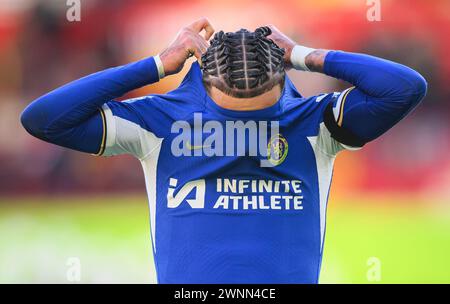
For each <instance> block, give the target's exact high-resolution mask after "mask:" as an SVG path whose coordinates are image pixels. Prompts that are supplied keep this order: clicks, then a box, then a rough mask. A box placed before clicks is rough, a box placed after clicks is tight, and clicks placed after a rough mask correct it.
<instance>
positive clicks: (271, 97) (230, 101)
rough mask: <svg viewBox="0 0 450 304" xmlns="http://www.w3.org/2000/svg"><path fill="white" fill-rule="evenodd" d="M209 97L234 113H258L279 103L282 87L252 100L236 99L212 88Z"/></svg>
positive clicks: (277, 87) (276, 87)
mask: <svg viewBox="0 0 450 304" xmlns="http://www.w3.org/2000/svg"><path fill="white" fill-rule="evenodd" d="M209 96H210V97H211V99H212V100H213V101H214V102H215V103H216V104H217V105H219V106H220V107H222V108H224V109H228V110H234V111H256V110H261V109H265V108H268V107H270V106H273V105H274V104H275V103H277V101H278V99H280V96H281V88H280V86H278V85H277V86H275V87H274V88H272V89H271V90H270V91H268V92H266V93H264V94H261V95H258V96H256V97H252V98H236V97H232V96H229V95H226V94H224V93H223V92H222V91H220V90H218V89H216V88H215V87H211V89H210V90H209Z"/></svg>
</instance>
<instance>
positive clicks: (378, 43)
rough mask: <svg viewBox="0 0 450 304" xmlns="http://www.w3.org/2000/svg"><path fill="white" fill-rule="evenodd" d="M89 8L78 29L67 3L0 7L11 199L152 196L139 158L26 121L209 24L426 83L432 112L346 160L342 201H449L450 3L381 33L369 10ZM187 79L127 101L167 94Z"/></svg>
mask: <svg viewBox="0 0 450 304" xmlns="http://www.w3.org/2000/svg"><path fill="white" fill-rule="evenodd" d="M280 3H282V4H281V5H280ZM81 4H82V10H81V21H80V22H69V21H68V20H67V19H66V11H67V8H68V7H67V5H66V1H32V0H2V1H1V2H0V66H1V68H0V168H1V170H0V180H1V183H0V196H4V197H6V196H12V195H23V194H30V195H31V194H33V195H35V194H46V195H48V194H50V195H53V194H61V193H64V194H66V193H104V192H109V191H120V192H122V191H130V192H136V191H139V192H143V191H144V181H143V176H142V173H141V168H140V165H139V163H138V162H137V161H135V160H134V159H132V158H131V157H128V156H124V157H122V156H121V157H115V158H113V159H104V158H96V157H94V156H90V155H83V154H81V153H76V152H72V151H67V150H65V149H62V148H59V147H56V146H53V145H49V144H46V143H44V142H41V141H39V140H37V139H35V138H33V137H31V136H29V135H28V134H26V132H25V131H24V130H23V129H22V128H21V126H20V122H19V116H20V113H21V111H22V110H23V108H24V107H25V106H26V105H27V104H28V103H29V102H31V101H32V100H33V99H35V98H36V97H38V96H40V95H42V94H44V93H46V92H48V91H50V90H52V89H54V88H56V87H58V86H60V85H62V84H64V83H66V82H68V81H71V80H74V79H76V78H79V77H82V76H83V75H86V74H89V73H92V72H95V71H98V70H101V69H105V68H107V67H111V66H116V65H121V64H125V63H127V62H130V61H133V60H136V59H139V58H142V57H144V56H150V55H154V54H156V53H157V52H159V51H161V50H162V48H163V47H164V46H165V45H166V44H168V43H169V42H170V41H171V39H172V38H173V37H174V35H175V34H176V32H177V30H178V29H179V28H180V27H181V26H183V25H184V24H186V23H188V22H190V21H192V20H194V19H195V18H197V17H199V16H201V15H205V16H207V17H208V18H210V20H211V22H212V23H213V24H214V25H215V26H216V29H218V30H219V29H223V30H225V31H227V30H230V31H231V30H237V29H239V28H241V27H246V28H249V29H254V28H255V27H257V26H260V25H264V24H268V23H273V24H275V25H276V26H277V27H279V28H280V29H282V30H284V31H285V32H286V33H287V34H288V35H291V36H292V37H294V38H295V39H296V41H298V42H299V43H301V44H303V45H307V46H311V47H316V48H329V49H342V50H346V51H354V52H366V53H369V54H373V55H377V56H382V57H385V58H387V59H391V60H395V61H398V62H400V63H403V64H406V65H409V66H411V67H413V68H415V69H417V70H418V71H420V72H421V73H422V74H423V75H424V76H425V78H426V79H427V80H428V83H429V92H428V95H427V97H426V98H425V100H424V103H423V104H422V105H420V107H419V108H418V109H417V110H416V111H415V112H414V113H413V114H412V115H410V116H409V117H407V118H406V119H405V120H404V121H403V122H402V123H401V124H400V125H398V126H397V127H396V128H394V129H393V130H391V131H390V132H388V134H387V135H386V136H384V137H383V138H380V139H378V140H376V141H375V142H374V143H371V144H368V145H367V147H365V148H364V150H363V151H361V152H356V153H355V152H354V153H350V152H344V153H343V155H341V156H340V157H338V161H337V167H336V170H335V184H334V186H333V192H337V193H338V195H339V194H344V195H352V194H353V193H367V192H370V193H385V192H386V191H389V192H399V193H403V192H407V193H412V194H413V195H439V196H441V197H442V196H444V197H447V198H448V197H450V157H449V155H450V119H449V117H450V86H449V85H448V84H449V83H450V56H448V50H449V49H450V40H449V39H448V36H449V33H450V17H449V15H448V12H449V11H450V2H449V1H445V0H442V1H440V0H434V1H425V0H423V1H422V0H416V1H413V0H410V1H409V0H396V1H393V0H383V1H382V14H381V17H382V20H381V21H380V22H369V21H368V20H367V18H366V11H367V6H366V1H362V0H351V1H350V0H349V1H325V0H322V1H317V0H316V1H312V0H308V1H295V0H286V1H283V2H279V1H271V2H269V1H267V2H265V1H257V0H240V1H235V0H231V1H208V0H195V1H182V0H168V1H145V0H128V1H118V0H114V1H113V0H109V1H98V0H84V1H83V0H81ZM236 7H239V10H236ZM230 16H233V17H232V18H230ZM241 21H242V22H241ZM185 72H186V67H185V70H184V71H183V72H182V73H181V75H176V76H172V77H168V78H166V79H164V80H163V81H161V82H160V83H157V84H154V85H152V86H149V87H146V88H143V89H140V90H137V91H136V92H132V93H131V94H129V95H127V96H125V97H124V98H129V97H132V96H138V95H143V94H151V93H161V92H166V91H167V90H170V89H171V88H174V87H175V86H176V85H177V84H178V83H179V82H180V80H181V79H182V76H183V75H184V73H185ZM290 77H291V78H292V79H293V80H294V82H295V84H296V85H297V87H298V89H299V91H300V92H301V93H302V94H303V95H311V94H318V93H321V92H332V91H338V90H342V89H344V88H345V87H346V86H348V84H346V83H343V82H340V81H337V80H334V79H331V78H329V77H326V76H323V75H319V74H308V73H300V72H290Z"/></svg>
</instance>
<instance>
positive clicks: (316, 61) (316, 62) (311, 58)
mask: <svg viewBox="0 0 450 304" xmlns="http://www.w3.org/2000/svg"><path fill="white" fill-rule="evenodd" d="M328 52H329V51H327V50H315V51H314V52H312V53H310V54H309V55H308V56H306V58H305V64H306V66H307V67H308V68H309V69H310V70H311V71H313V72H319V73H322V72H323V66H324V63H325V56H326V55H327V54H328Z"/></svg>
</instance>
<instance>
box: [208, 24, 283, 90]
mask: <svg viewBox="0 0 450 304" xmlns="http://www.w3.org/2000/svg"><path fill="white" fill-rule="evenodd" d="M271 33H272V31H271V30H270V28H269V27H266V26H265V27H260V28H257V29H256V30H255V32H249V31H248V30H246V29H241V30H239V31H237V32H230V33H224V32H223V31H220V32H218V33H216V34H215V35H214V38H213V39H212V40H211V41H210V47H209V48H208V50H207V51H206V52H205V53H204V54H203V55H202V71H203V81H204V83H205V85H206V88H207V89H209V87H210V86H211V85H212V86H214V87H216V88H217V89H219V90H221V91H222V92H224V93H225V94H227V95H230V96H233V97H238V98H251V97H255V96H258V95H261V94H263V93H265V92H267V91H269V90H270V89H272V88H273V87H274V86H275V85H277V84H281V86H283V85H284V75H285V71H284V61H283V56H284V49H281V48H280V47H278V46H277V45H276V44H275V43H274V42H273V41H272V40H271V39H269V38H267V36H269V35H270V34H271Z"/></svg>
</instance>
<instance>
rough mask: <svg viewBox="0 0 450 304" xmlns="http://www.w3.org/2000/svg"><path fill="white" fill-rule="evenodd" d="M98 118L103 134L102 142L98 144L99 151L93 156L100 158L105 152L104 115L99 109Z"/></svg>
mask: <svg viewBox="0 0 450 304" xmlns="http://www.w3.org/2000/svg"><path fill="white" fill-rule="evenodd" d="M99 111H100V116H101V117H102V128H103V131H102V132H103V134H102V142H101V143H100V149H99V150H98V153H97V154H95V156H100V155H102V154H103V152H105V146H106V117H105V113H104V112H103V109H100V110H99Z"/></svg>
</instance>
